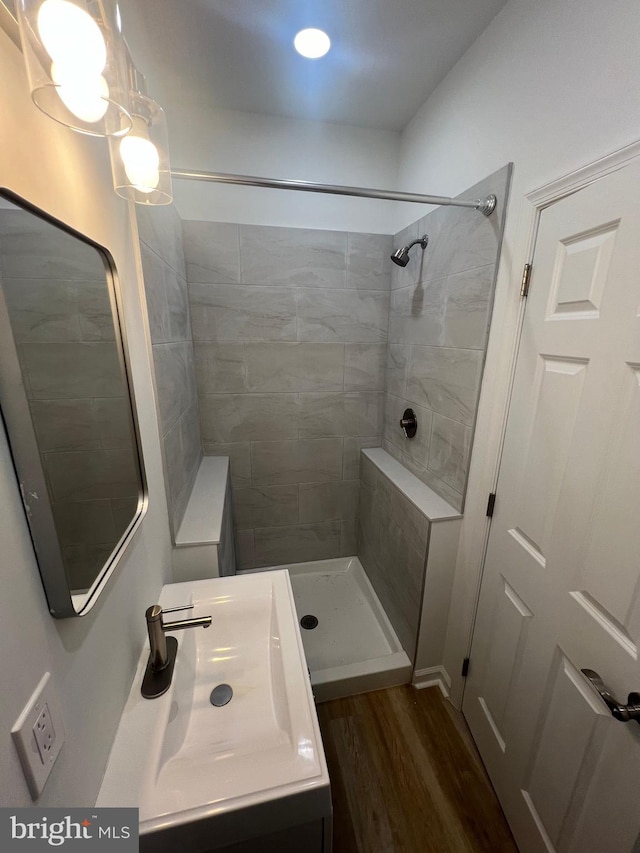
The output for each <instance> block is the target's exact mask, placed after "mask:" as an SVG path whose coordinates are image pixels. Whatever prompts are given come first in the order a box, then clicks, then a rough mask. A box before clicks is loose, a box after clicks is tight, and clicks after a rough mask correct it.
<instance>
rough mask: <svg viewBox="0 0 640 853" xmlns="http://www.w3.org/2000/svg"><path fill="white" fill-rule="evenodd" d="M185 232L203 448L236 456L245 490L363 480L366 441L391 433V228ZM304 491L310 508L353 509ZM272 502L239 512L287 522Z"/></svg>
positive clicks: (350, 542)
mask: <svg viewBox="0 0 640 853" xmlns="http://www.w3.org/2000/svg"><path fill="white" fill-rule="evenodd" d="M184 234H185V246H186V253H187V264H188V269H189V291H190V301H191V317H192V328H193V333H194V338H195V339H196V343H195V347H194V353H195V363H196V373H197V381H198V393H199V397H200V407H201V424H202V434H203V438H204V450H205V453H223V454H224V453H228V454H229V455H230V456H231V460H232V462H231V466H232V478H233V483H234V487H235V488H236V489H238V488H245V489H249V488H251V489H255V488H256V487H260V488H263V487H267V486H269V487H272V486H282V485H286V486H287V488H289V487H290V486H291V487H295V488H297V487H298V486H299V485H300V484H307V483H317V482H320V483H326V482H330V483H336V484H339V483H340V481H341V480H342V479H346V480H348V479H357V476H358V473H357V472H358V469H359V459H358V453H359V449H360V447H363V446H367V447H372V446H379V445H380V442H381V430H382V409H383V401H382V391H383V388H384V373H385V346H386V330H387V323H388V307H389V287H390V272H391V270H390V268H391V261H390V259H389V255H390V253H391V242H392V241H391V237H390V236H385V235H377V234H349V235H347V234H346V233H341V232H332V231H312V230H308V229H297V228H274V227H270V226H255V227H254V226H245V225H241V226H239V227H238V226H235V225H229V224H221V223H215V224H212V225H209V224H207V223H195V224H194V223H185V230H184ZM237 234H239V241H238V242H236V240H235V238H236V235H237ZM343 438H344V440H343ZM349 489H352V487H351V486H350V485H348V486H346V487H345V489H344V490H343V493H345V494H346V493H347V492H348V490H349ZM315 491H316V492H317V491H318V490H315ZM325 492H326V490H325ZM311 493H314V492H313V490H307V491H306V492H305V495H308V494H311ZM250 494H253V493H252V492H250V491H246V492H245V493H244V497H245V498H246V497H247V496H248V495H250ZM273 494H276V493H275V492H274V493H273ZM280 494H281V495H285V492H284V491H281V492H280ZM333 494H334V496H337V495H338V494H341V492H340V491H339V490H334V492H333ZM305 499H306V500H307V503H306V504H305V512H307V513H311V515H308V516H307V517H308V518H309V519H311V518H313V519H315V518H316V517H317V515H316V514H317V513H320V517H321V518H322V520H323V521H324V520H325V518H326V515H325V514H326V513H327V512H328V513H329V518H328V520H333V514H334V513H335V512H336V511H337V512H339V513H341V514H344V512H347V509H345V507H344V506H342V504H341V502H340V501H338V502H337V504H336V506H334V507H333V509H331V508H330V507H329V506H324V508H323V509H320V508H319V507H320V503H319V500H320V499H319V498H318V499H317V501H316V503H315V504H314V503H313V502H310V500H311V499H310V498H307V497H306V498H305ZM326 500H328V499H326ZM351 501H352V504H351V506H352V505H353V498H351ZM325 503H326V501H325ZM316 504H317V506H316ZM239 506H240V505H239ZM314 506H316V508H315V509H314ZM351 511H352V510H349V512H351ZM270 512H271V513H272V515H271V519H272V520H269V522H268V523H267V522H266V521H263V522H260V520H259V519H258V520H252V519H251V518H245V520H243V521H242V522H241V523H242V525H243V526H244V525H249V524H252V525H254V528H253V529H256V528H257V529H260V530H264V529H266V528H270V527H272V526H275V525H276V524H278V525H283V518H282V517H280V518H278V516H277V514H275V515H274V513H277V510H276V509H273V510H270ZM283 512H284V510H283ZM338 517H339V518H341V517H342V515H340V516H338ZM273 519H275V520H273ZM297 520H298V519H297V518H296V519H294V520H292V521H291V522H290V523H289V522H287V523H286V524H285V526H287V527H291V526H293V523H294V521H297ZM352 522H353V519H352V518H349V519H348V520H347V527H345V529H344V532H343V531H342V530H341V533H340V538H341V540H344V542H343V544H342V546H341V547H342V549H343V550H342V552H344V548H348V549H350V550H349V553H353V550H354V548H355V545H354V540H355V526H354V524H353V523H352ZM347 528H348V529H347ZM247 549H249V546H247ZM253 558H254V557H253V545H252V546H251V556H250V557H247V559H246V560H245V561H244V565H245V566H246V565H248V564H250V563H252V561H253ZM307 558H308V559H311V557H310V556H307Z"/></svg>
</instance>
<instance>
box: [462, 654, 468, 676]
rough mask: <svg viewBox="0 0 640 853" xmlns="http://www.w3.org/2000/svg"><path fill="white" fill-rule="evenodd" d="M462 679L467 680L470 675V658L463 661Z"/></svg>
mask: <svg viewBox="0 0 640 853" xmlns="http://www.w3.org/2000/svg"><path fill="white" fill-rule="evenodd" d="M461 674H462V677H463V678H466V677H467V675H469V658H465V659H464V660H463V661H462V673H461Z"/></svg>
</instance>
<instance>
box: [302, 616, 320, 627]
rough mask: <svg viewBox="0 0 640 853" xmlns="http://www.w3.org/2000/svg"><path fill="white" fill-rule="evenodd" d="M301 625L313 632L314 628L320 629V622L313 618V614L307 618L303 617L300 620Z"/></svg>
mask: <svg viewBox="0 0 640 853" xmlns="http://www.w3.org/2000/svg"><path fill="white" fill-rule="evenodd" d="M300 625H301V626H302V627H303V628H305V629H306V630H307V631H311V630H312V629H313V628H317V627H318V620H317V618H316V617H315V616H311V614H309V615H307V616H303V617H302V619H301V620H300Z"/></svg>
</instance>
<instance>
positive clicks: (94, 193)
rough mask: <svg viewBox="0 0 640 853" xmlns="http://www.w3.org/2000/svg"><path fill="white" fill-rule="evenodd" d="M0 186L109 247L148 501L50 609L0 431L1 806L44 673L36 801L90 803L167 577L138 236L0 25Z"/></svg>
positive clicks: (100, 157)
mask: <svg viewBox="0 0 640 853" xmlns="http://www.w3.org/2000/svg"><path fill="white" fill-rule="evenodd" d="M0 76H1V77H2V81H3V85H2V87H0V113H1V114H2V122H0V150H1V151H2V157H0V186H3V187H6V188H7V189H9V190H11V191H13V192H14V193H16V194H17V195H18V196H20V197H22V198H25V199H27V200H28V201H29V202H31V203H32V204H34V205H36V206H37V207H38V208H40V209H42V210H44V211H46V212H47V213H49V214H50V215H51V216H53V217H55V218H57V219H59V220H60V221H62V222H63V223H66V224H67V225H69V226H70V227H71V228H74V229H76V230H77V231H80V232H81V233H84V234H86V235H87V236H88V237H89V238H90V239H91V240H93V241H95V242H96V243H98V244H99V245H102V246H104V247H106V248H107V249H108V251H109V252H110V253H111V254H112V256H113V258H114V261H115V264H116V268H117V271H118V279H119V282H120V287H121V292H122V301H123V308H124V318H125V323H126V328H127V341H128V347H129V353H130V357H131V365H132V379H133V387H134V391H135V394H136V403H137V408H138V416H139V426H140V433H141V439H142V447H143V452H144V456H145V468H146V474H147V481H148V489H149V505H148V510H147V513H146V515H145V517H144V519H143V520H142V522H141V525H140V527H139V529H138V531H137V533H136V535H135V536H134V538H133V541H132V542H131V543H130V545H129V547H128V548H127V551H126V553H125V554H124V555H123V557H122V559H121V560H120V562H119V563H118V565H117V567H116V568H115V570H114V573H113V575H112V577H111V579H110V581H109V583H108V585H107V587H106V589H105V591H104V593H103V594H102V596H101V597H100V599H99V600H98V602H97V603H96V605H95V606H94V608H93V609H92V610H91V611H90V612H89V613H88V614H87V615H86V616H84V617H82V618H81V619H64V620H55V619H53V618H52V617H51V615H50V613H49V611H48V609H47V603H46V599H45V595H44V588H43V586H42V582H41V580H40V576H39V573H38V568H37V564H36V559H35V555H34V551H33V546H32V543H31V539H30V536H29V529H28V526H27V523H26V519H25V514H24V509H23V506H22V500H21V496H20V490H19V488H18V484H17V482H16V477H15V471H14V468H13V465H12V461H11V455H10V449H9V446H8V442H7V439H6V435H5V433H4V430H3V429H2V428H1V427H0V554H1V555H2V556H1V557H0V585H1V592H2V594H1V595H0V642H1V644H2V649H3V654H2V658H1V662H0V681H1V683H2V684H3V686H4V689H3V693H2V702H0V729H1V730H2V732H3V733H4V735H3V737H2V739H0V803H1V804H2V805H3V806H7V807H20V806H29V805H31V804H32V801H31V797H30V795H29V792H28V789H27V785H26V782H25V781H24V777H23V774H22V769H21V766H20V762H19V759H18V755H17V752H16V750H15V747H14V745H13V742H12V740H11V738H10V737H9V731H10V729H11V727H12V726H13V724H14V722H15V721H16V719H17V718H18V715H19V714H20V712H21V711H22V709H23V707H24V705H25V704H26V702H27V700H28V699H29V697H30V696H31V694H32V692H33V691H34V689H35V688H36V686H37V684H38V683H39V681H40V680H41V678H42V676H43V675H44V673H45V672H50V673H51V676H52V681H53V685H54V687H55V689H56V692H57V694H58V697H59V699H60V704H61V711H62V717H63V721H64V725H65V729H66V741H65V744H64V746H63V748H62V752H61V753H60V756H59V758H58V760H57V762H56V764H55V766H54V768H53V771H52V774H51V776H50V778H49V781H48V783H47V787H46V788H45V790H44V793H43V795H42V796H41V797H40V799H39V801H38V805H39V806H60V807H69V806H91V805H93V804H94V803H95V799H96V795H97V792H98V789H99V786H100V782H101V779H102V775H103V772H104V768H105V766H106V761H107V757H108V754H109V750H110V748H111V743H112V741H113V736H114V733H115V730H116V727H117V725H118V722H119V719H120V714H121V712H122V708H123V706H124V703H125V699H126V697H127V696H128V693H129V690H130V687H131V680H132V677H133V673H134V671H135V665H136V661H137V659H138V657H139V654H140V651H141V649H142V647H143V643H144V639H145V633H146V631H145V622H144V611H145V608H146V607H148V606H149V604H152V603H153V602H154V601H155V600H157V598H156V597H157V595H158V592H159V590H160V587H161V585H162V584H163V583H165V582H167V581H168V580H169V578H170V574H171V547H170V539H169V533H168V523H167V510H166V501H165V493H164V482H163V476H162V461H161V453H160V441H159V436H158V429H157V422H156V413H155V405H154V399H153V390H152V379H151V375H152V374H151V366H150V357H149V351H148V336H147V335H146V332H145V329H146V323H145V319H144V296H143V293H142V285H141V280H140V279H139V277H138V272H137V270H138V257H137V252H138V249H137V236H134V235H135V230H132V229H135V221H132V220H131V219H130V208H129V206H128V205H127V203H126V202H124V201H123V200H121V199H119V198H118V197H117V196H116V195H115V193H114V192H113V189H112V186H111V173H110V167H109V159H108V154H107V147H106V145H105V144H104V143H103V141H101V140H94V139H89V138H87V137H85V136H81V135H80V134H75V133H73V132H72V131H70V130H68V129H66V128H64V127H62V126H60V125H58V124H56V123H55V122H53V121H51V119H48V118H46V117H45V116H44V115H43V114H42V113H41V112H40V111H39V110H38V109H37V108H36V107H35V106H34V105H33V103H32V102H31V99H30V97H29V93H28V87H27V81H26V79H25V72H24V66H23V61H22V54H21V52H20V50H19V49H18V48H17V47H16V45H15V43H14V42H13V41H12V40H11V38H9V36H8V35H7V34H6V33H5V32H4V31H2V30H0Z"/></svg>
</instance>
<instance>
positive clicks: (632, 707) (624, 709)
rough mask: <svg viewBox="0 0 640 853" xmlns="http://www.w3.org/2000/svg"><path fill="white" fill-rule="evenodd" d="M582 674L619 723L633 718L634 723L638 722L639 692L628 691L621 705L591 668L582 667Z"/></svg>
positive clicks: (639, 722) (639, 712)
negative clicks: (625, 702) (626, 697)
mask: <svg viewBox="0 0 640 853" xmlns="http://www.w3.org/2000/svg"><path fill="white" fill-rule="evenodd" d="M582 674H583V675H586V677H587V678H588V679H589V681H590V683H591V686H592V687H593V688H594V689H595V690H597V691H598V693H599V694H600V698H601V699H602V701H603V702H604V703H605V705H606V706H607V708H608V709H609V710H610V711H611V715H612V716H613V717H615V718H616V720H620V722H621V723H628V722H629V721H630V720H635V721H636V723H638V724H640V693H629V698H628V699H627V704H626V705H621V704H620V703H619V702H618V701H617V699H616V698H615V697H614V696H613V695H612V694H611V691H610V690H609V688H608V687H607V686H606V684H605V683H604V682H603V680H602V679H601V678H600V676H599V675H598V673H597V672H595V671H594V670H593V669H583V670H582Z"/></svg>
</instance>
